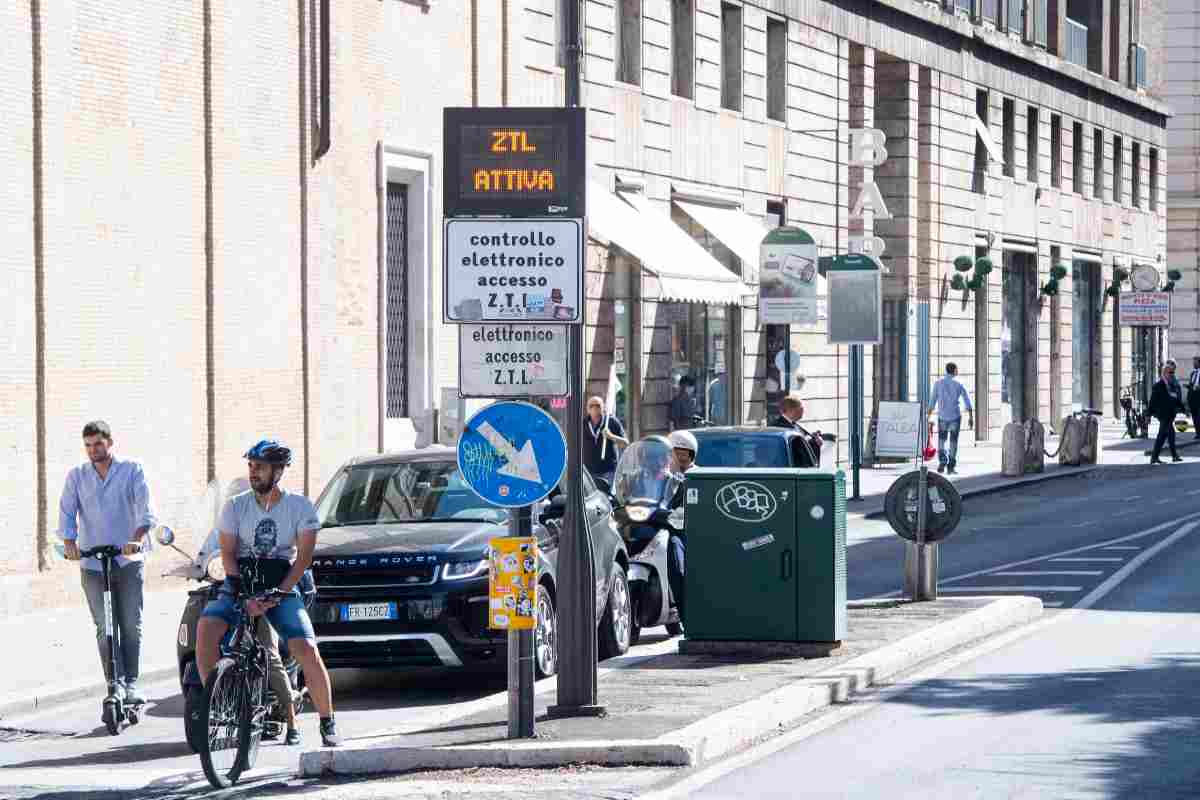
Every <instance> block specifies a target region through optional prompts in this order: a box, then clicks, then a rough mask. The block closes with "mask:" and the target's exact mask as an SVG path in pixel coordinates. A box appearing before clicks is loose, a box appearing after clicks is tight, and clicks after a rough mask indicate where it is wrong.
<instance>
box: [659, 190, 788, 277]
mask: <svg viewBox="0 0 1200 800" xmlns="http://www.w3.org/2000/svg"><path fill="white" fill-rule="evenodd" d="M675 205H677V206H679V207H680V208H682V209H683V210H684V211H686V212H687V215H688V216H689V217H691V218H692V219H694V220H696V222H699V223H700V224H701V225H702V226H704V227H705V228H707V229H708V232H709V233H711V234H712V235H713V236H715V237H717V238H718V239H720V240H721V244H723V245H725V246H726V247H728V248H729V249H730V250H732V251H733V254H734V255H736V256H737V257H738V258H740V259H741V260H742V274H744V275H757V274H758V262H759V258H760V256H759V249H758V248H759V245H761V244H762V240H763V238H764V237H765V236H766V235H767V229H766V228H764V227H763V225H762V223H761V222H759V221H758V220H756V219H755V218H754V217H752V216H750V215H749V214H746V213H745V212H742V211H739V210H738V209H736V208H721V207H719V206H709V205H705V204H703V203H696V202H693V201H690V200H687V201H685V200H676V201H675Z"/></svg>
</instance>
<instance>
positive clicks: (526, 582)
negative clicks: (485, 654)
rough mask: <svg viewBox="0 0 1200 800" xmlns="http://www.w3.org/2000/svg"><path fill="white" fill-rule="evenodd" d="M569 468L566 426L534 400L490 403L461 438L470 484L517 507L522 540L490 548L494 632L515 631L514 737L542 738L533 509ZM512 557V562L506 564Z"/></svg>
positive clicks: (511, 665) (515, 523) (513, 525)
mask: <svg viewBox="0 0 1200 800" xmlns="http://www.w3.org/2000/svg"><path fill="white" fill-rule="evenodd" d="M566 468H567V441H566V438H565V437H564V436H563V432H562V429H561V428H559V427H558V423H557V422H555V421H554V418H553V417H551V416H550V415H549V414H547V413H546V412H545V411H543V410H542V409H540V408H538V407H537V406H535V405H532V404H530V403H516V402H500V403H493V404H491V405H490V406H487V407H486V408H484V409H482V410H480V411H479V412H477V413H476V414H475V415H474V416H472V417H471V419H470V420H468V421H467V424H466V426H465V427H464V429H463V433H462V436H461V437H460V438H459V440H458V469H459V472H460V473H461V474H462V476H463V479H464V480H465V481H466V482H467V485H468V486H470V487H471V489H472V490H473V491H474V492H475V493H476V494H477V495H479V496H480V497H481V498H482V499H483V500H485V501H486V502H488V503H491V504H493V505H497V506H502V507H505V508H511V509H513V514H512V519H511V522H510V526H509V533H510V536H512V537H516V538H513V539H509V540H499V539H497V540H495V541H494V542H493V543H492V546H491V548H490V550H491V551H492V570H491V573H490V575H489V601H488V605H489V608H488V627H490V628H498V629H503V630H507V631H508V710H509V714H508V735H509V738H510V739H516V738H529V737H532V736H533V735H534V724H533V720H534V714H533V677H534V669H533V666H534V665H533V656H534V654H533V646H534V630H533V629H534V626H535V625H536V616H537V615H536V609H537V607H538V598H537V593H538V586H537V575H536V564H537V543H536V541H535V540H534V539H533V538H532V537H531V534H532V513H531V509H530V507H531V506H532V505H533V504H534V503H537V502H540V501H541V500H544V499H545V498H546V497H547V495H549V494H550V493H551V492H552V491H554V487H556V486H557V485H558V482H559V481H560V480H562V476H563V472H564V471H565V470H566ZM522 548H523V549H522ZM526 557H529V558H532V559H533V565H532V566H529V565H526V563H525V558H526ZM507 560H511V561H512V564H510V565H505V563H504V562H505V561H507ZM497 562H500V563H499V569H498V568H497ZM509 567H511V568H509ZM531 573H532V576H533V577H532V579H531V577H530V575H531ZM498 582H499V584H500V585H499V586H497V583H498ZM501 588H502V589H503V590H504V591H499V589H501Z"/></svg>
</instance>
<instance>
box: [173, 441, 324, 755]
mask: <svg viewBox="0 0 1200 800" xmlns="http://www.w3.org/2000/svg"><path fill="white" fill-rule="evenodd" d="M245 458H246V460H247V462H249V464H248V477H249V479H250V487H251V491H249V492H244V493H242V494H239V495H236V496H234V497H232V498H230V499H229V500H228V501H227V502H226V503H225V508H224V509H223V510H222V511H221V517H220V520H219V521H218V523H217V528H218V530H219V531H220V542H221V561H222V563H223V565H224V567H225V575H226V578H225V587H224V589H223V590H222V592H221V594H220V596H218V597H217V599H216V600H213V601H212V602H210V603H209V604H208V605H207V606H205V608H204V612H203V614H202V615H201V617H200V623H199V625H198V627H197V632H196V666H197V667H198V668H199V670H200V677H201V679H202V680H203V681H204V682H205V683H206V684H207V682H208V680H209V678H210V676H211V674H212V672H213V669H214V667H215V666H216V663H217V657H218V655H219V647H220V643H221V639H222V638H223V637H224V636H225V633H226V631H228V630H229V628H230V627H231V626H233V625H235V624H236V623H237V620H238V610H237V607H236V604H235V598H236V596H237V594H238V593H239V591H240V590H241V586H242V583H243V577H244V576H243V574H242V566H243V565H246V566H247V567H249V566H250V565H251V564H253V565H254V566H255V568H256V569H257V573H258V574H257V578H258V580H257V581H255V585H254V587H253V589H254V591H256V592H259V591H263V590H266V589H278V590H279V591H281V592H283V593H284V594H285V595H286V596H285V597H283V598H282V599H271V600H267V601H265V602H260V601H259V600H258V599H251V600H249V601H248V602H247V609H248V610H249V612H250V614H251V616H260V615H263V614H265V615H266V617H267V620H268V621H269V622H270V623H271V626H272V627H273V628H275V630H276V631H277V632H278V633H279V636H280V638H282V639H283V640H285V641H286V642H287V646H288V650H289V651H290V652H291V653H292V655H293V656H295V657H296V660H297V661H299V662H300V666H301V669H303V670H304V677H305V682H306V683H307V684H308V688H309V694H310V695H311V697H312V701H313V705H315V706H316V708H317V712H318V713H319V714H320V716H321V726H320V727H321V741H322V743H323V744H324V745H325V746H326V747H336V746H338V745H340V744H341V743H342V740H341V737H340V736H339V735H338V732H337V727H336V724H335V723H334V718H333V690H332V688H331V686H330V682H329V673H328V672H327V671H326V669H325V663H324V662H323V661H322V660H321V654H320V652H319V651H318V650H317V641H316V635H315V634H314V633H313V627H312V621H311V620H310V619H309V617H308V612H307V611H306V610H305V608H304V601H303V600H302V599H301V597H300V592H299V591H298V590H297V584H299V582H300V580H301V578H302V577H303V576H304V573H305V571H306V570H307V569H308V568H309V567H310V566H311V565H312V556H313V550H314V549H315V548H316V544H317V531H318V530H319V529H320V527H321V524H320V522H319V521H318V520H317V514H316V510H315V509H314V508H313V504H312V503H311V502H310V501H309V500H308V498H307V497H304V496H303V495H300V494H292V493H291V492H286V491H284V490H283V489H280V488H279V479H280V478H281V477H282V476H283V471H284V470H285V469H286V468H287V467H288V466H290V465H291V463H292V451H291V450H290V449H288V448H287V447H286V446H284V445H282V444H280V443H279V442H277V441H275V440H273V439H263V440H261V441H259V442H257V443H255V444H254V446H253V447H251V448H250V449H249V450H247V451H246V455H245ZM254 577H255V576H245V578H246V579H247V580H252V579H253V578H254Z"/></svg>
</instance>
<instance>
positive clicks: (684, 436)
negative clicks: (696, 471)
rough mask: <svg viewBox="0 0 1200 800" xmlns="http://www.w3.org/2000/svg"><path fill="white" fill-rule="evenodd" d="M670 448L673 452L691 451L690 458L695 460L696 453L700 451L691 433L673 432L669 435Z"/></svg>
mask: <svg viewBox="0 0 1200 800" xmlns="http://www.w3.org/2000/svg"><path fill="white" fill-rule="evenodd" d="M671 448H672V449H674V450H691V451H692V458H693V459H695V458H696V452H697V451H698V450H699V449H700V447H699V445H697V444H696V437H695V436H693V435H692V432H691V431H674V432H673V433H672V434H671Z"/></svg>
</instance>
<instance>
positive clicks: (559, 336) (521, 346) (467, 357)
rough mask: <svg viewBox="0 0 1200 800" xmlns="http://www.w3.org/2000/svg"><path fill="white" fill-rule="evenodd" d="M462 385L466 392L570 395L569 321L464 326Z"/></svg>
mask: <svg viewBox="0 0 1200 800" xmlns="http://www.w3.org/2000/svg"><path fill="white" fill-rule="evenodd" d="M458 331H459V333H458V386H459V391H460V393H461V394H462V396H463V397H526V396H532V397H538V396H555V397H562V396H565V395H566V394H567V393H568V392H567V339H568V335H569V331H568V329H567V328H566V326H563V325H461V326H459V329H458Z"/></svg>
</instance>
